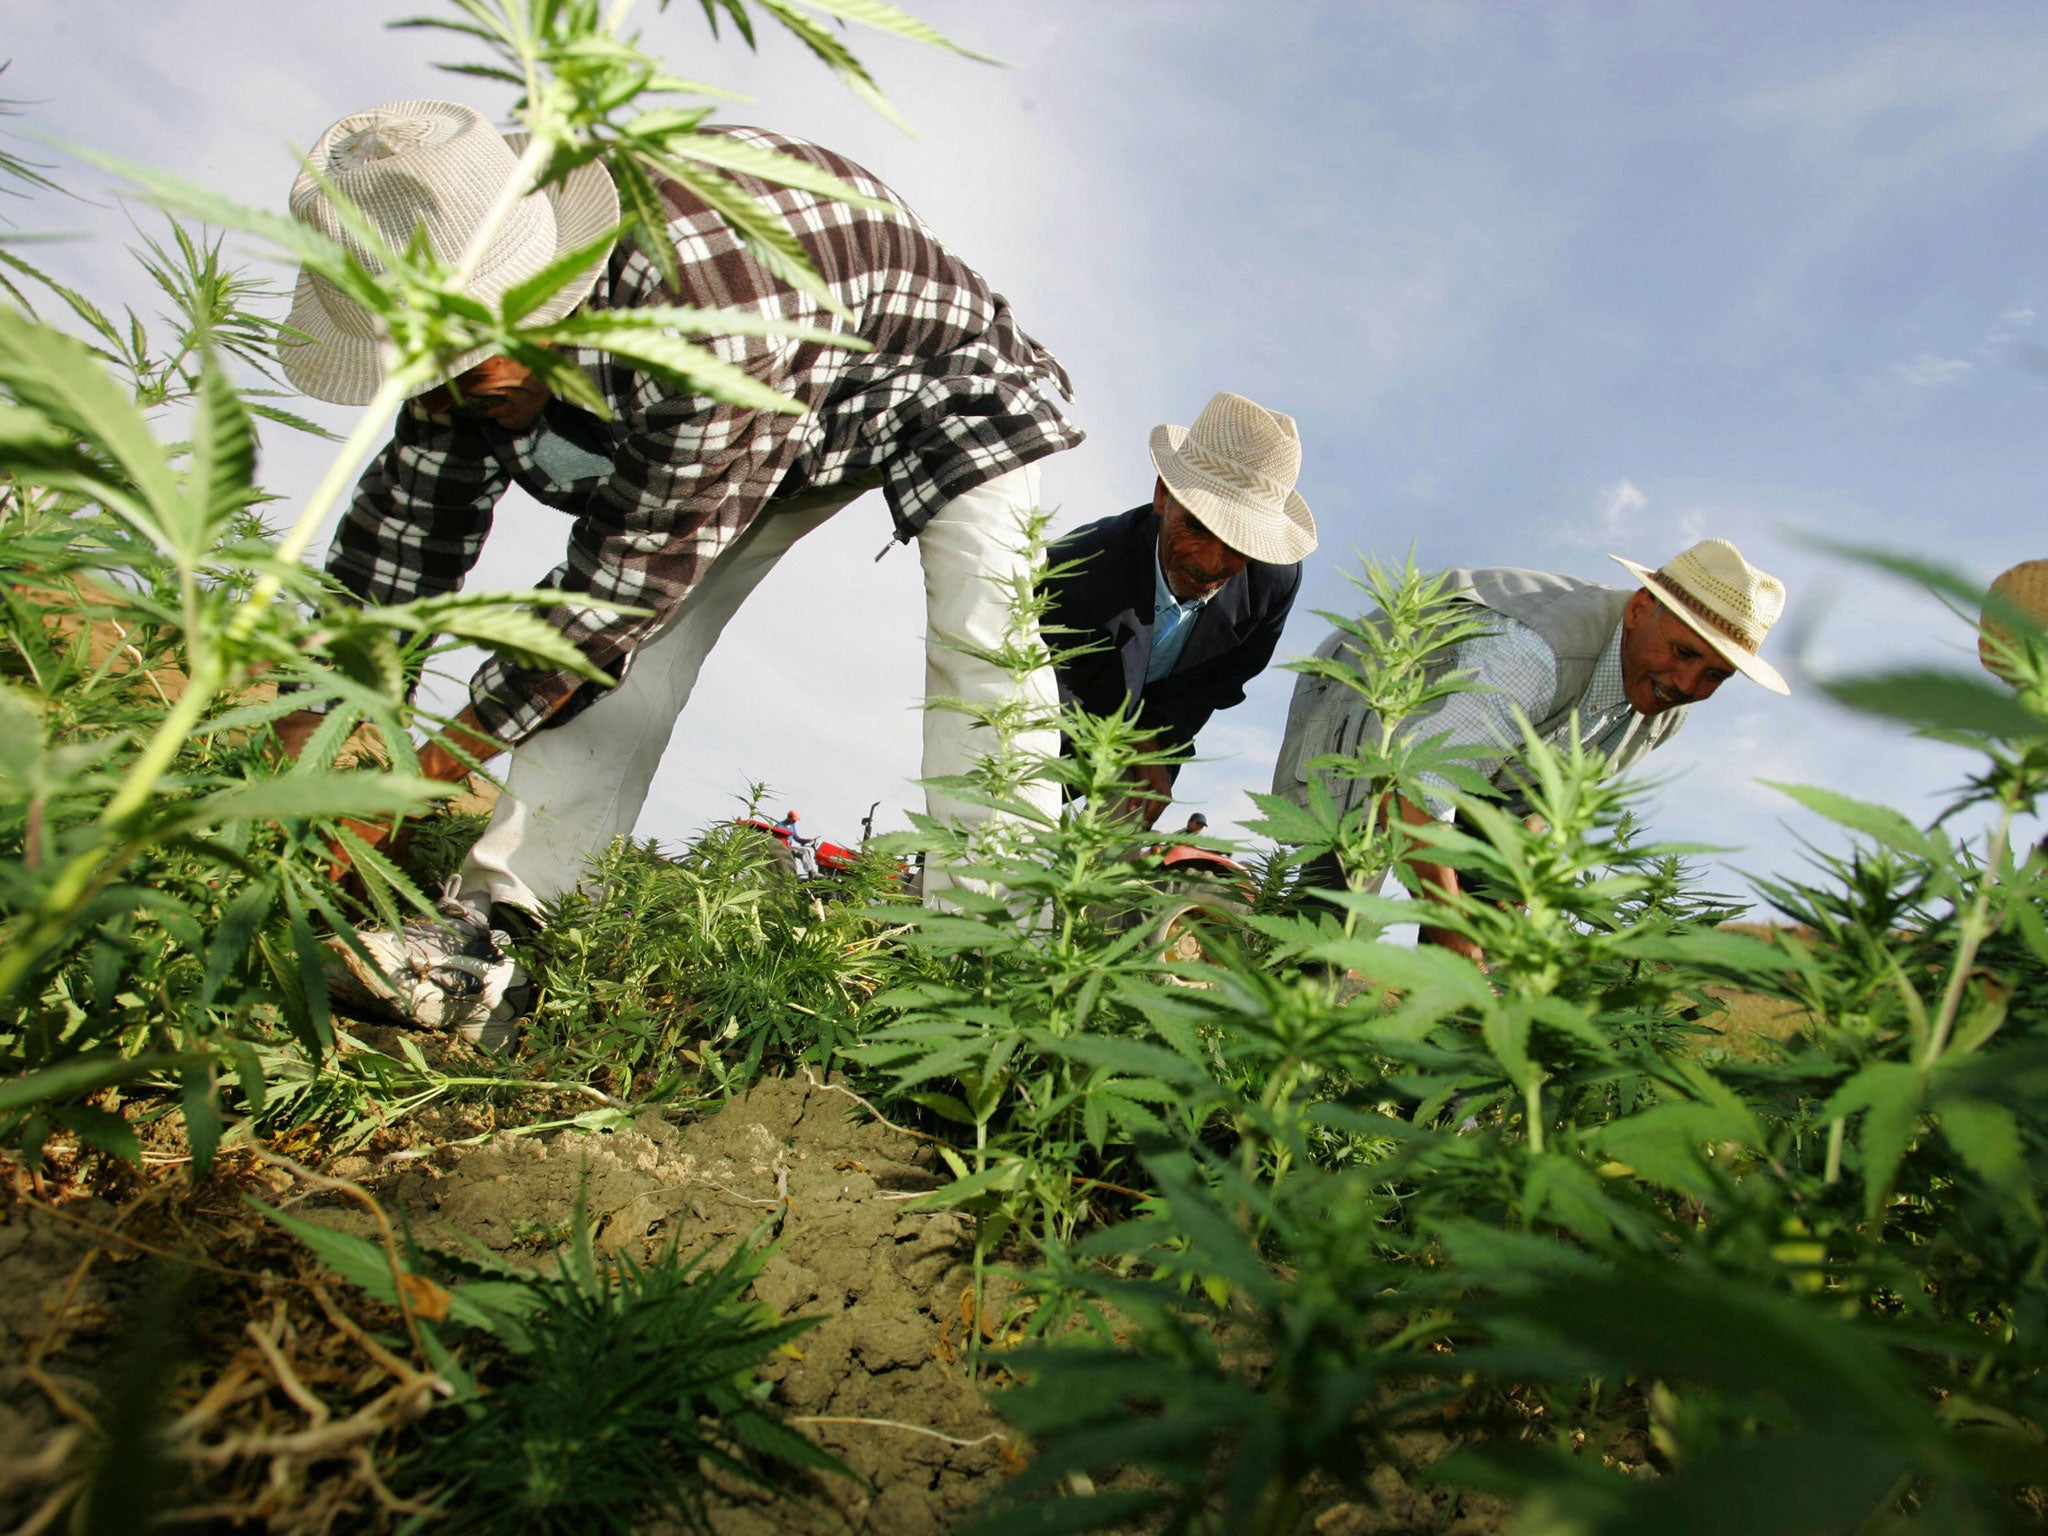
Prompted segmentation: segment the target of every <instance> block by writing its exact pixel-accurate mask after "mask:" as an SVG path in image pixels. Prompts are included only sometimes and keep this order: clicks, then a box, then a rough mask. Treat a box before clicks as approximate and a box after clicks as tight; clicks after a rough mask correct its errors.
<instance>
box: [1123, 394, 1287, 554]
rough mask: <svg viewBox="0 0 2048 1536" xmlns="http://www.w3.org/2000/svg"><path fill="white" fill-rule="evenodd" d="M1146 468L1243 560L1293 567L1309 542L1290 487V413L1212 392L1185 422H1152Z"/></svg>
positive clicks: (1243, 398) (1241, 398) (1239, 397)
mask: <svg viewBox="0 0 2048 1536" xmlns="http://www.w3.org/2000/svg"><path fill="white" fill-rule="evenodd" d="M1151 448H1152V465H1153V468H1155V469H1157V470H1158V471H1159V478H1160V479H1162V480H1164V481H1165V482H1166V488H1167V489H1168V490H1169V491H1171V492H1173V496H1174V499H1175V500H1176V501H1178V502H1179V503H1180V504H1181V505H1182V506H1184V507H1186V508H1187V509H1188V510H1189V511H1190V512H1192V513H1194V515H1195V516H1196V517H1197V518H1199V519H1200V520H1201V522H1202V525H1203V526H1204V527H1206V528H1207V529H1208V530H1209V531H1210V532H1211V533H1213V534H1215V535H1216V537H1217V538H1219V539H1221V540H1222V541H1223V542H1224V543H1226V544H1228V545H1229V546H1230V547H1231V548H1232V549H1234V550H1236V551H1237V552H1238V553H1239V554H1241V555H1243V556H1244V557H1245V558H1246V559H1248V560H1258V561H1262V562H1264V563H1265V564H1267V565H1292V564H1294V563H1295V562H1296V561H1298V560H1302V559H1305V558H1307V556H1308V555H1309V553H1310V552H1311V551H1312V550H1313V549H1314V548H1315V547H1316V520H1315V518H1313V517H1312V516H1310V515H1309V510H1308V503H1307V502H1305V501H1303V500H1302V499H1301V497H1300V496H1299V495H1298V494H1297V493H1296V491H1295V489H1294V482H1295V481H1296V480H1298V479H1299V478H1300V477H1301V434H1300V433H1299V432H1297V431H1296V430H1295V428H1294V418H1293V417H1292V416H1283V415H1281V414H1280V413H1279V412H1278V411H1269V410H1267V409H1266V408H1265V407H1264V406H1263V405H1260V404H1258V403H1257V402H1255V401H1251V400H1247V399H1245V397H1244V396H1243V395H1233V394H1230V393H1228V392H1225V393H1223V394H1219V395H1217V396H1216V397H1215V398H1214V399H1212V400H1211V401H1210V402H1209V403H1208V404H1207V405H1205V406H1203V407H1202V414H1201V415H1199V416H1197V417H1196V418H1195V424H1194V425H1193V426H1192V427H1171V426H1164V427H1154V428H1153V429H1152V441H1151Z"/></svg>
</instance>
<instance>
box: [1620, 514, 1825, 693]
mask: <svg viewBox="0 0 2048 1536" xmlns="http://www.w3.org/2000/svg"><path fill="white" fill-rule="evenodd" d="M1607 558H1608V559H1610V560H1612V561H1614V562H1615V563H1616V564H1617V565H1620V566H1622V567H1624V568H1625V569H1626V570H1627V571H1628V572H1629V574H1630V575H1632V576H1634V577H1635V578H1636V580H1638V581H1640V582H1641V583H1642V584H1643V585H1644V586H1646V587H1648V588H1649V589H1650V591H1652V592H1653V593H1655V594H1656V595H1657V597H1658V598H1659V599H1660V600H1661V601H1662V602H1663V604H1664V606H1665V607H1666V608H1669V609H1670V610H1671V611H1672V612H1673V613H1675V614H1676V615H1678V617H1679V618H1681V619H1683V620H1684V621H1685V623H1686V624H1687V625H1688V626H1689V627H1690V628H1691V629H1692V631H1693V633H1695V634H1697V635H1698V636H1699V637H1700V638H1701V639H1702V640H1704V641H1706V642H1707V644H1708V645H1710V646H1712V647H1713V648H1714V650H1715V651H1716V652H1717V653H1719V654H1720V655H1721V656H1723V657H1725V658H1726V659H1727V661H1728V664H1729V665H1730V666H1732V667H1734V668H1735V670H1736V671H1738V672H1740V673H1741V674H1742V675H1743V676H1744V677H1746V678H1749V679H1750V680H1751V681H1752V682H1757V683H1761V684H1763V685H1764V687H1766V688H1768V689H1770V690H1771V692H1773V693H1790V692H1791V691H1792V690H1791V689H1790V688H1788V687H1787V686H1786V685H1785V679H1784V678H1782V677H1780V676H1779V675H1778V669H1777V668H1776V667H1774V666H1772V665H1771V664H1770V663H1769V662H1768V661H1765V660H1764V659H1763V657H1761V656H1759V655H1757V650H1758V648H1759V647H1760V646H1762V644H1763V643H1764V636H1765V635H1767V634H1769V633H1770V631H1771V626H1772V625H1773V624H1775V623H1777V622H1778V618H1779V616H1780V615H1781V614H1783V613H1784V611H1785V583H1783V582H1782V581H1780V580H1778V578H1777V577H1775V576H1772V575H1770V574H1769V573H1768V572H1765V571H1760V570H1758V569H1757V568H1756V567H1755V566H1753V565H1751V564H1750V563H1749V562H1748V561H1747V560H1745V559H1743V558H1742V551H1741V550H1739V549H1737V548H1736V547H1735V546H1734V545H1733V544H1730V543H1729V542H1728V541H1727V540H1726V539H1702V540H1700V541H1699V543H1697V544H1695V545H1693V547H1692V548H1691V549H1688V550H1684V551H1682V552H1681V553H1679V554H1678V555H1675V556H1674V557H1673V558H1672V559H1671V560H1669V561H1667V562H1666V563H1665V566H1664V569H1662V570H1661V571H1653V570H1651V569H1650V568H1649V567H1648V566H1643V565H1637V564H1636V563H1635V561H1633V560H1624V559H1622V558H1621V556H1619V555H1609V556H1608V557H1607Z"/></svg>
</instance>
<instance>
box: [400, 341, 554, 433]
mask: <svg viewBox="0 0 2048 1536" xmlns="http://www.w3.org/2000/svg"><path fill="white" fill-rule="evenodd" d="M552 393H553V391H552V390H550V389H549V388H548V387H547V385H545V384H543V383H542V382H541V380H540V376H539V375H538V374H536V373H535V372H534V371H533V370H532V369H531V368H529V367H527V366H526V364H524V363H515V362H513V361H512V359H511V358H509V357H487V358H485V359H484V360H483V361H482V362H480V363H478V364H477V365H476V366H475V367H474V368H472V369H470V370H469V371H468V372H467V373H463V374H459V375H457V376H456V378H455V380H454V382H453V383H452V384H443V385H441V386H440V388H438V389H430V390H428V391H427V392H426V393H425V394H424V395H422V396H420V404H421V405H424V406H425V407H426V408H427V409H428V410H430V411H437V412H438V411H449V410H455V411H459V412H461V413H462V414H463V415H467V416H481V417H483V418H485V419H486V420H487V421H495V422H496V423H497V424H498V425H499V426H501V427H504V428H506V429H507V430H508V431H512V432H524V431H525V430H526V429H527V428H528V427H531V426H532V425H533V424H534V423H535V422H536V421H539V420H540V413H541V412H542V411H543V410H545V409H546V408H547V403H548V397H549V396H550V395H551V394H552Z"/></svg>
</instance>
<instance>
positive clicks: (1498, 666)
mask: <svg viewBox="0 0 2048 1536" xmlns="http://www.w3.org/2000/svg"><path fill="white" fill-rule="evenodd" d="M1610 558H1612V559H1613V560H1615V561H1616V563H1618V564H1619V565H1621V566H1623V567H1624V568H1625V569H1627V570H1628V572H1629V573H1630V574H1631V575H1632V576H1634V577H1635V578H1636V580H1637V581H1638V582H1639V583H1640V585H1639V586H1637V587H1634V588H1630V587H1615V586H1607V585H1603V584H1601V583H1598V582H1592V581H1586V580H1584V579H1582V578H1579V577H1576V576H1563V575H1556V574H1552V573H1550V572H1547V571H1525V570H1519V569H1516V568H1513V567H1507V566H1495V567H1490V568H1484V569H1479V570H1460V571H1453V572H1451V573H1450V579H1449V581H1448V583H1447V587H1448V589H1449V590H1450V591H1451V592H1452V594H1453V595H1455V596H1456V597H1457V598H1459V599H1461V600H1462V601H1465V602H1469V603H1472V604H1475V605H1476V606H1478V607H1480V608H1483V609H1486V610H1487V611H1488V612H1489V613H1490V614H1492V615H1493V616H1494V617H1495V619H1496V620H1497V622H1495V623H1493V624H1492V625H1491V627H1490V629H1489V632H1488V633H1486V634H1482V635H1479V636H1475V637H1474V638H1471V639H1468V640H1464V641H1461V642H1460V643H1459V644H1457V645H1456V646H1454V647H1452V648H1451V650H1450V652H1449V654H1448V655H1447V656H1445V657H1443V658H1442V659H1440V660H1439V661H1438V662H1437V664H1436V665H1437V668H1438V669H1439V670H1441V671H1444V672H1450V671H1456V672H1460V673H1464V674H1467V675H1469V676H1470V677H1471V678H1472V679H1473V680H1474V681H1476V682H1477V683H1479V684H1480V685H1481V686H1480V687H1479V688H1478V689H1476V690H1473V691H1470V692H1462V693H1454V694H1451V695H1449V696H1448V697H1447V698H1444V699H1442V700H1440V701H1438V702H1437V703H1436V704H1435V705H1434V706H1432V707H1430V708H1429V709H1426V710H1424V711H1422V712H1420V713H1418V714H1415V715H1411V716H1409V717H1408V718H1407V719H1405V720H1403V721H1402V723H1401V726H1400V733H1401V734H1402V735H1404V736H1409V737H1431V736H1438V735H1448V736H1449V738H1450V741H1451V743H1452V744H1453V745H1458V746H1474V747H1489V748H1499V749H1501V750H1502V751H1504V752H1505V753H1506V754H1507V756H1506V757H1505V759H1504V760H1503V761H1502V763H1501V764H1500V766H1499V768H1497V769H1496V770H1495V772H1494V774H1493V776H1492V777H1493V782H1494V785H1495V787H1496V788H1497V789H1498V790H1499V791H1500V792H1501V793H1502V794H1503V796H1504V797H1505V798H1507V799H1509V800H1510V801H1512V800H1513V799H1514V778H1515V774H1516V769H1517V763H1516V759H1515V753H1516V751H1517V750H1518V749H1519V748H1520V747H1521V744H1522V732H1521V726H1520V724H1519V722H1518V721H1517V719H1516V712H1517V711H1519V712H1520V714H1521V715H1522V716H1523V717H1526V718H1527V720H1528V721H1529V723H1530V725H1531V726H1532V727H1533V728H1534V730H1535V732H1536V735H1537V736H1538V737H1539V738H1540V739H1542V740H1543V741H1545V742H1550V743H1558V742H1564V741H1568V740H1570V738H1571V734H1572V731H1573V730H1574V728H1576V730H1577V731H1578V734H1579V738H1580V740H1582V741H1583V742H1584V743H1585V744H1586V745H1587V746H1588V747H1592V748H1597V749H1598V750H1599V751H1601V752H1602V753H1604V754H1605V755H1606V757H1607V763H1608V768H1609V771H1610V772H1617V773H1618V772H1620V771H1622V770H1623V769H1625V768H1627V767H1629V766H1630V765H1631V764H1633V763H1635V762H1637V761H1638V760H1640V759H1641V758H1642V757H1644V756H1646V755H1647V754H1648V753H1650V752H1652V751H1655V750H1656V749H1657V748H1658V747H1660V746H1662V745H1663V744H1664V743H1665V742H1667V741H1669V740H1670V739H1671V738H1672V737H1673V736H1674V735H1676V734H1677V732H1678V728H1679V726H1680V725H1682V724H1683V723H1684V721H1685V717H1686V714H1687V712H1688V711H1689V710H1690V709H1691V707H1692V706H1693V705H1694V704H1697V703H1700V702H1702V701H1704V700H1705V699H1707V698H1710V697H1711V696H1712V695H1713V693H1714V691H1715V690H1716V689H1718V688H1719V687H1720V686H1721V684H1723V683H1724V682H1726V681H1727V680H1728V679H1729V678H1731V677H1733V676H1735V675H1736V674H1737V673H1738V672H1739V673H1741V674H1742V675H1743V676H1745V677H1748V678H1750V679H1751V680H1752V681H1754V682H1756V683H1758V684H1760V685H1761V686H1763V687H1765V688H1768V689H1770V690H1771V691H1772V692H1773V693H1780V694H1782V693H1786V692H1788V691H1789V690H1788V689H1787V687H1786V685H1785V680H1784V678H1782V677H1781V676H1779V674H1778V671H1777V669H1776V668H1774V667H1773V666H1772V665H1771V664H1770V663H1769V662H1767V661H1765V660H1764V659H1763V657H1762V656H1760V655H1759V654H1758V649H1759V647H1760V646H1761V645H1762V644H1763V640H1764V636H1765V635H1766V634H1768V633H1769V632H1770V628H1771V626H1772V625H1773V624H1775V623H1776V622H1777V620H1778V618H1779V616H1780V615H1781V614H1782V613H1783V612H1784V608H1785V587H1784V583H1782V582H1780V581H1779V580H1778V579H1777V578H1776V577H1775V576H1772V575H1769V574H1768V573H1766V572H1764V571H1760V570H1758V569H1757V568H1756V567H1755V566H1753V565H1751V564H1750V563H1749V562H1748V561H1747V560H1745V559H1743V558H1742V553H1741V551H1740V550H1738V549H1736V547H1735V546H1734V545H1733V544H1731V543H1729V542H1728V541H1727V540H1725V539H1704V540H1702V541H1701V542H1699V543H1697V544H1695V545H1693V546H1692V547H1691V548H1690V549H1687V550H1684V551H1683V552H1681V553H1680V554H1678V555H1677V556H1676V557H1674V558H1673V559H1672V560H1670V561H1669V562H1668V563H1667V564H1665V565H1664V566H1663V568H1662V569H1660V570H1651V569H1650V568H1648V567H1647V566H1642V565H1638V564H1636V563H1635V562H1634V561H1633V560H1624V559H1622V557H1621V556H1619V555H1615V556H1612V557H1610ZM1316 654H1317V655H1318V656H1319V657H1323V658H1326V659H1327V658H1335V657H1344V658H1345V659H1347V660H1349V661H1350V662H1351V663H1352V665H1354V666H1358V667H1360V668H1361V670H1362V666H1363V659H1362V658H1361V656H1360V655H1359V652H1358V650H1357V642H1356V641H1355V640H1354V639H1353V638H1352V637H1351V636H1350V635H1348V634H1346V633H1345V632H1344V631H1342V630H1337V631H1335V632H1333V633H1332V634H1331V635H1330V636H1329V638H1328V639H1326V640H1325V641H1324V642H1323V643H1322V645H1321V646H1319V647H1318V648H1317V651H1316ZM1377 729H1378V721H1377V717H1376V716H1375V715H1374V714H1373V712H1372V710H1371V709H1370V708H1369V707H1368V706H1367V705H1366V703H1365V701H1364V699H1363V698H1361V697H1360V696H1359V694H1358V693H1357V692H1356V691H1355V690H1353V689H1351V688H1348V687H1346V686H1344V685H1343V684H1342V683H1340V682H1337V681H1335V680H1332V679H1329V678H1323V677H1316V676H1312V675H1309V674H1306V673H1304V674H1303V675H1302V677H1301V680H1300V681H1299V682H1298V683H1297V684H1296V685H1295V689H1294V698H1293V700H1292V702H1291V703H1290V704H1289V706H1288V710H1287V734H1286V738H1285V740H1284V741H1283V742H1282V744H1281V748H1280V758H1279V761H1278V762H1277V763H1276V764H1275V765H1274V769H1273V793H1274V794H1276V795H1282V796H1285V797H1287V798H1288V799H1291V800H1293V801H1294V802H1295V803H1296V804H1299V805H1306V804H1307V803H1308V798H1309V797H1308V785H1309V783H1310V775H1311V774H1312V773H1313V772H1314V771H1315V770H1313V769H1312V768H1311V767H1310V764H1311V763H1312V762H1313V761H1314V760H1315V759H1316V758H1318V757H1321V756H1325V755H1331V754H1341V753H1348V752H1351V751H1353V750H1355V749H1356V747H1357V746H1358V743H1359V742H1360V741H1361V740H1363V739H1365V736H1366V733H1367V732H1369V731H1377ZM1430 777H1431V776H1430V775H1427V774H1425V775H1423V778H1424V779H1425V781H1428V780H1430ZM1321 778H1322V782H1323V784H1324V786H1325V787H1326V788H1327V789H1328V790H1329V791H1330V793H1331V795H1332V797H1333V798H1334V799H1335V800H1336V802H1337V805H1338V806H1339V808H1340V809H1342V810H1346V811H1349V810H1351V809H1353V808H1354V807H1356V806H1358V805H1362V804H1364V803H1366V801H1367V800H1368V799H1369V798H1370V796H1371V794H1372V787H1373V786H1372V782H1371V781H1370V780H1369V779H1346V778H1337V777H1334V776H1331V775H1328V774H1324V775H1321ZM1436 782H1437V783H1439V785H1441V781H1440V780H1437V781H1436ZM1425 801H1426V804H1424V805H1422V806H1417V805H1414V804H1412V803H1410V802H1409V801H1407V800H1405V799H1399V800H1397V802H1396V805H1397V807H1398V810H1399V813H1400V815H1401V817H1402V819H1403V820H1404V821H1407V822H1410V823H1420V822H1424V821H1429V820H1437V821H1448V820H1450V819H1451V818H1452V816H1453V814H1454V810H1453V807H1452V805H1451V803H1450V802H1449V800H1448V799H1440V798H1438V797H1437V796H1435V795H1429V794H1425ZM1417 846H1418V847H1419V846H1420V845H1417ZM1334 864H1335V861H1334V860H1333V859H1329V858H1327V857H1326V858H1325V859H1320V860H1316V861H1313V862H1312V864H1311V865H1310V867H1309V871H1308V873H1309V878H1310V879H1311V880H1312V881H1314V882H1316V883H1320V884H1324V885H1341V884H1342V883H1343V882H1342V879H1341V871H1338V870H1336V869H1335V868H1334ZM1408 864H1409V867H1410V868H1411V869H1412V870H1413V871H1414V873H1415V877H1416V880H1417V882H1418V883H1419V884H1420V885H1421V886H1422V889H1423V893H1424V895H1425V896H1428V895H1432V894H1440V895H1449V894H1452V893H1455V892H1456V891H1457V889H1458V876H1457V872H1456V871H1455V870H1453V869H1451V868H1450V867H1448V866H1447V865H1443V864H1438V863H1435V862H1433V861H1430V860H1428V859H1426V858H1423V857H1419V856H1411V857H1410V858H1409V860H1408ZM1422 937H1423V939H1424V941H1425V942H1428V943H1435V944H1443V945H1446V946H1447V947H1449V948H1452V949H1455V950H1458V951H1459V952H1460V953H1463V954H1467V955H1469V956H1471V957H1472V958H1474V959H1477V958H1479V956H1478V954H1477V951H1476V948H1475V947H1474V946H1473V945H1472V943H1471V941H1470V940H1468V939H1465V938H1464V937H1462V936H1461V935H1458V934H1454V933H1451V932H1449V931H1448V930H1445V929H1439V928H1432V927H1429V926H1427V925H1425V926H1424V928H1423V930H1422Z"/></svg>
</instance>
